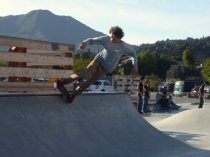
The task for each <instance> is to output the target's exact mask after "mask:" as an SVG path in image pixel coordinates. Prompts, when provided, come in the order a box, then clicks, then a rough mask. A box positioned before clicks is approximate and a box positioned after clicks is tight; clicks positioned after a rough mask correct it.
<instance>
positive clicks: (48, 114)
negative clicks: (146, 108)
mask: <svg viewBox="0 0 210 157" xmlns="http://www.w3.org/2000/svg"><path fill="white" fill-rule="evenodd" d="M3 39H5V38H3ZM14 40H15V39H12V41H14ZM19 40H20V39H18V40H17V41H16V44H17V46H19V47H24V46H25V45H27V46H28V47H27V48H34V47H36V48H37V47H41V46H42V48H44V49H51V50H62V51H67V50H68V51H69V50H70V48H69V47H67V46H66V45H58V44H55V43H48V42H41V43H40V42H38V44H37V45H38V46H37V45H35V44H34V43H37V41H31V40H30V41H28V40H21V42H18V41H19ZM5 41H6V42H8V43H9V44H10V46H12V45H13V44H14V42H11V43H10V41H11V40H10V39H8V38H7V39H6V40H5ZM5 41H4V42H5ZM22 43H24V44H22ZM25 43H27V44H25ZM42 44H43V45H42ZM23 56H24V57H23ZM67 56H68V55H67ZM40 57H41V58H44V59H40ZM56 57H57V56H56ZM62 57H63V56H62ZM31 58H32V60H31ZM1 60H5V61H8V60H9V61H12V62H14V61H24V62H26V61H27V62H31V63H30V64H32V63H33V64H35V63H34V61H40V60H42V61H43V62H45V64H47V65H48V64H53V65H55V64H56V65H60V64H61V62H62V63H63V64H64V61H65V63H72V60H71V58H69V59H66V58H61V59H58V58H56V60H57V62H55V60H54V58H50V57H49V56H48V58H47V60H46V58H45V56H39V55H36V56H35V54H30V53H28V54H25V55H23V54H21V53H17V54H16V53H8V54H6V53H5V54H1ZM36 64H40V62H39V63H36ZM28 68H29V67H28ZM67 68H70V69H71V67H67ZM12 69H14V67H9V68H5V67H1V68H0V71H1V75H2V76H4V77H9V76H12V77H13V79H23V78H21V77H20V75H21V76H23V77H32V76H33V77H47V78H49V77H60V76H61V77H66V76H69V75H70V73H71V70H70V72H69V71H68V70H66V69H64V70H60V71H59V72H60V73H61V74H59V75H58V73H57V71H56V69H52V70H49V69H47V71H46V70H40V69H33V68H31V69H30V70H29V69H27V68H26V67H20V68H16V69H15V70H12ZM15 72H16V73H15ZM52 86H53V85H52V84H41V83H36V82H18V83H17V82H1V87H2V88H3V87H4V88H6V89H7V90H10V91H11V90H13V91H12V92H1V94H0V108H1V109H0V116H1V118H0V128H1V129H0V130H1V131H0V136H1V138H0V144H1V148H0V156H2V157H8V156H9V157H13V156H14V157H22V156H32V157H33V156H34V157H35V156H45V157H46V156H50V157H51V156H55V157H57V156H63V157H65V156H78V157H80V156H81V157H82V156H91V157H92V156H93V157H95V156H97V157H98V156H99V157H107V156H108V157H116V156H120V157H121V156H122V157H123V156H131V157H135V156H136V157H137V156H138V157H139V156H144V157H153V156H156V157H162V156H168V157H179V156H182V157H189V156H195V157H196V156H199V157H200V156H202V157H209V156H210V150H209V143H208V141H209V128H208V125H207V124H208V117H209V116H208V104H206V105H205V108H204V109H203V110H198V109H196V106H193V105H190V103H187V104H185V105H184V104H180V105H182V108H181V109H180V110H179V111H176V112H164V113H152V114H151V115H150V116H142V115H140V114H139V113H138V112H137V111H136V109H135V108H134V106H133V103H132V101H131V99H130V97H129V96H128V94H127V93H100V94H99V93H97V94H95V93H85V94H82V95H81V96H79V97H78V98H76V99H75V101H74V102H73V103H72V104H66V103H64V102H63V101H62V99H61V95H60V94H59V93H58V92H57V93H56V91H54V92H52V93H49V92H34V91H33V88H38V89H40V90H41V91H43V90H45V89H47V88H52ZM23 87H25V88H27V90H31V91H30V92H25V89H23ZM177 104H179V102H178V101H177ZM192 117H193V118H192ZM203 117H205V120H206V121H203V120H202V119H203ZM188 118H190V120H189V119H188ZM180 119H181V120H180ZM183 119H184V120H183Z"/></svg>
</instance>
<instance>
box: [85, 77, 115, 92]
mask: <svg viewBox="0 0 210 157" xmlns="http://www.w3.org/2000/svg"><path fill="white" fill-rule="evenodd" d="M88 92H96V93H97V92H113V86H112V83H111V82H110V81H109V80H98V81H96V82H94V83H93V84H92V85H90V86H89V88H88Z"/></svg>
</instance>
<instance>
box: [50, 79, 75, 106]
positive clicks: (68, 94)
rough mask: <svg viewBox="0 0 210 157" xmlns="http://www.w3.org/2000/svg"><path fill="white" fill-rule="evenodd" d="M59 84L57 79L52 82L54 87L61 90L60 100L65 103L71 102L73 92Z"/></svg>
mask: <svg viewBox="0 0 210 157" xmlns="http://www.w3.org/2000/svg"><path fill="white" fill-rule="evenodd" d="M60 84H61V83H60V82H59V80H57V81H56V82H55V83H54V88H57V89H58V90H59V91H60V92H61V95H62V100H63V101H64V102H65V103H71V102H72V101H73V99H74V95H73V92H70V91H68V90H67V89H66V87H65V86H64V85H60Z"/></svg>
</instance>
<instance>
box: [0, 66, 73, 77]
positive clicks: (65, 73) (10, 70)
mask: <svg viewBox="0 0 210 157" xmlns="http://www.w3.org/2000/svg"><path fill="white" fill-rule="evenodd" d="M0 74H1V77H9V76H13V77H33V78H49V77H55V78H67V77H69V76H70V75H71V74H72V70H55V69H39V68H18V67H0Z"/></svg>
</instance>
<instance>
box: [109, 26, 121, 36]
mask: <svg viewBox="0 0 210 157" xmlns="http://www.w3.org/2000/svg"><path fill="white" fill-rule="evenodd" d="M109 33H110V34H111V33H112V34H114V35H115V36H116V37H117V38H119V39H121V38H123V37H124V32H123V30H122V28H120V27H119V26H113V27H111V28H110V29H109Z"/></svg>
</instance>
